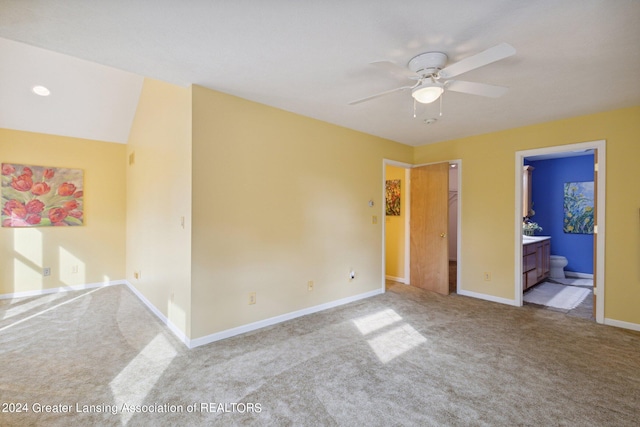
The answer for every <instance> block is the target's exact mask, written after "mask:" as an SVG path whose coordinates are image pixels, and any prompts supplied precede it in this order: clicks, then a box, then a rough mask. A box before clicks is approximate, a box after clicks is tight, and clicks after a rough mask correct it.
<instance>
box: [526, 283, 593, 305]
mask: <svg viewBox="0 0 640 427" xmlns="http://www.w3.org/2000/svg"><path fill="white" fill-rule="evenodd" d="M590 293H591V291H590V290H589V289H585V288H577V287H574V286H564V285H556V284H555V283H549V282H544V283H541V284H540V285H537V286H536V287H534V288H532V289H531V290H529V291H527V292H526V293H525V294H524V302H528V303H531V304H540V305H545V306H548V307H554V308H560V309H564V310H572V309H574V308H576V307H577V306H578V305H580V303H581V302H582V301H584V299H585V298H586V297H587V296H588V295H589V294H590Z"/></svg>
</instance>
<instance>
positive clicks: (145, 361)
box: [109, 334, 178, 425]
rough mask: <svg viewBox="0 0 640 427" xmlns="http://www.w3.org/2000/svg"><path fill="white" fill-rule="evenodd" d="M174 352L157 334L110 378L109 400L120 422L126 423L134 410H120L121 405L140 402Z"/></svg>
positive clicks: (168, 343) (162, 336)
mask: <svg viewBox="0 0 640 427" xmlns="http://www.w3.org/2000/svg"><path fill="white" fill-rule="evenodd" d="M177 354H178V353H177V351H176V349H175V348H173V346H172V345H171V343H170V342H169V341H168V340H167V339H166V338H165V337H164V335H162V334H158V335H156V337H155V338H154V339H153V340H152V341H151V342H150V343H149V344H147V346H146V347H145V348H144V349H142V351H141V352H140V353H138V355H137V356H136V357H135V358H134V359H133V360H132V361H131V362H129V364H128V365H127V366H125V368H124V369H123V370H122V371H120V373H119V374H118V376H117V377H115V378H114V379H113V380H112V381H111V383H110V384H109V385H110V386H111V391H112V393H113V400H114V403H115V404H116V405H117V407H118V411H119V412H120V417H121V421H122V424H123V425H127V423H128V422H129V419H130V418H131V417H132V416H133V414H134V412H127V411H120V409H121V408H122V406H123V405H125V404H126V405H127V406H137V405H141V404H142V403H143V402H144V399H145V398H146V397H147V394H149V392H150V391H151V390H152V389H153V386H154V385H155V384H156V382H157V381H158V380H159V379H160V377H161V376H162V374H163V373H164V371H165V370H166V369H167V367H169V365H170V364H171V361H172V360H173V359H174V357H176V355H177Z"/></svg>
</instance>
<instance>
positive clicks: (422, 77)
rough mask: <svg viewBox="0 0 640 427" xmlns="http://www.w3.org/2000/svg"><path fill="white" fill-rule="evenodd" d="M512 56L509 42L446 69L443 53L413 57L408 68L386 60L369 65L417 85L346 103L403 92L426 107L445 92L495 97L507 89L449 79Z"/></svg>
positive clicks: (445, 56) (445, 59) (512, 49)
mask: <svg viewBox="0 0 640 427" xmlns="http://www.w3.org/2000/svg"><path fill="white" fill-rule="evenodd" d="M515 53H516V50H515V49H514V48H513V46H511V45H510V44H508V43H501V44H499V45H497V46H494V47H492V48H489V49H487V50H485V51H483V52H480V53H477V54H475V55H472V56H469V57H467V58H464V59H462V60H460V61H458V62H456V63H455V64H451V65H449V66H447V60H448V59H449V58H448V57H447V55H446V54H445V53H442V52H426V53H421V54H420V55H417V56H415V57H413V58H412V59H411V60H410V61H409V63H408V64H407V67H402V66H400V65H397V64H395V63H393V62H389V61H377V62H372V63H371V65H374V66H376V67H378V68H381V69H383V70H386V71H390V72H392V73H394V74H399V75H402V76H405V77H407V78H409V79H411V80H416V83H415V84H413V85H409V86H402V87H399V88H395V89H391V90H387V91H385V92H381V93H377V94H375V95H371V96H367V97H366V98H361V99H356V100H355V101H351V102H349V105H355V104H359V103H361V102H365V101H369V100H371V99H375V98H379V97H381V96H386V95H390V94H392V93H395V92H402V91H405V90H411V96H412V97H413V99H414V100H415V101H417V102H420V103H422V104H429V103H431V102H433V101H435V100H436V99H438V98H439V97H440V95H442V93H443V92H444V91H445V90H450V91H453V92H461V93H468V94H472V95H480V96H488V97H490V98H498V97H499V96H502V95H504V94H505V93H506V92H507V90H508V88H506V87H504V86H494V85H489V84H485V83H474V82H467V81H462V80H451V78H452V77H456V76H458V75H460V74H463V73H466V72H469V71H471V70H475V69H476V68H480V67H483V66H485V65H488V64H491V63H492V62H496V61H499V60H501V59H504V58H507V57H509V56H512V55H515Z"/></svg>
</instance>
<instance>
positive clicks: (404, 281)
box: [384, 276, 407, 285]
mask: <svg viewBox="0 0 640 427" xmlns="http://www.w3.org/2000/svg"><path fill="white" fill-rule="evenodd" d="M384 278H385V279H387V280H393V281H394V282H400V283H404V284H405V285H406V284H407V282H406V280H405V279H404V277H395V276H384Z"/></svg>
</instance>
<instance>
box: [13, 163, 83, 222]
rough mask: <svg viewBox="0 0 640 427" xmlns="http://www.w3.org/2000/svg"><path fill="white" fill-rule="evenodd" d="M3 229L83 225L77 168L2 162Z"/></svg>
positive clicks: (80, 186) (80, 179) (81, 190)
mask: <svg viewBox="0 0 640 427" xmlns="http://www.w3.org/2000/svg"><path fill="white" fill-rule="evenodd" d="M1 188H2V226H3V227H45V226H52V225H53V226H70V225H82V224H83V222H84V212H83V208H84V202H83V172H82V170H80V169H65V168H52V167H45V166H26V165H17V164H12V163H2V187H1Z"/></svg>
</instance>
